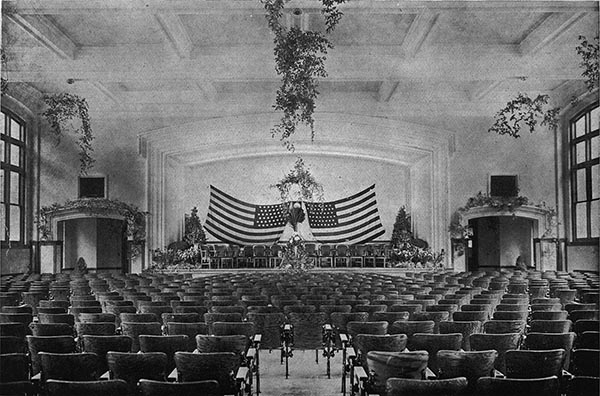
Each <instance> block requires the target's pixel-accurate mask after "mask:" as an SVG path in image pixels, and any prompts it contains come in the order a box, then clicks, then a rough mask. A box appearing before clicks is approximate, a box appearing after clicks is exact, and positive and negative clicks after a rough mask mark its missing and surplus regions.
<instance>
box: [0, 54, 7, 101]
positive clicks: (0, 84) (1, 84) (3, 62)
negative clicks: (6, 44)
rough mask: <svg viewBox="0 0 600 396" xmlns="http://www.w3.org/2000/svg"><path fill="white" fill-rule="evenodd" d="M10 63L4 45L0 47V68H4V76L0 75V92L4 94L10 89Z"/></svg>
mask: <svg viewBox="0 0 600 396" xmlns="http://www.w3.org/2000/svg"><path fill="white" fill-rule="evenodd" d="M7 63H8V56H7V55H6V51H5V50H4V48H3V47H0V69H1V70H2V76H1V77H0V93H2V95H4V93H6V90H7V89H8V77H7V75H6V70H7Z"/></svg>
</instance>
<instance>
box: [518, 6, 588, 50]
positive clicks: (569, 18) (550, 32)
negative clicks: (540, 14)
mask: <svg viewBox="0 0 600 396" xmlns="http://www.w3.org/2000/svg"><path fill="white" fill-rule="evenodd" d="M585 15H586V13H585V12H575V13H567V12H560V13H559V12H555V13H551V14H550V15H548V16H547V17H546V18H545V19H544V21H542V23H540V24H539V25H538V26H537V27H536V28H535V29H534V30H533V31H532V32H531V33H529V34H528V35H527V37H525V38H524V39H523V40H522V41H521V42H520V43H519V51H520V53H521V54H522V55H524V56H534V55H536V54H537V53H539V52H540V51H542V50H543V49H544V48H546V47H548V46H550V45H551V44H552V43H554V42H555V41H556V40H557V39H558V38H560V36H561V35H562V34H564V33H566V32H567V31H568V30H569V29H570V28H571V27H572V26H573V25H574V24H575V23H577V22H578V21H579V20H580V19H582V18H583V17H584V16H585Z"/></svg>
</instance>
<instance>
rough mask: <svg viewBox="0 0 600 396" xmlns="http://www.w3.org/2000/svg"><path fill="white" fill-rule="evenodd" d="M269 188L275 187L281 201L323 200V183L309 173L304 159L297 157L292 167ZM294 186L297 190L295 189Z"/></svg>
mask: <svg viewBox="0 0 600 396" xmlns="http://www.w3.org/2000/svg"><path fill="white" fill-rule="evenodd" d="M270 187H271V188H277V189H278V190H279V195H280V197H281V202H288V201H296V200H301V201H323V199H324V197H323V185H322V184H321V183H319V182H318V181H317V179H315V177H314V176H313V175H312V173H310V169H309V168H308V167H306V165H305V164H304V160H303V159H302V158H301V157H298V159H297V160H296V163H295V164H294V167H293V168H292V169H291V170H290V172H289V173H288V174H287V175H285V176H284V177H283V178H282V179H281V180H279V181H278V182H277V183H276V184H272V185H271V186H270ZM294 187H296V188H297V189H298V190H297V191H295V189H294Z"/></svg>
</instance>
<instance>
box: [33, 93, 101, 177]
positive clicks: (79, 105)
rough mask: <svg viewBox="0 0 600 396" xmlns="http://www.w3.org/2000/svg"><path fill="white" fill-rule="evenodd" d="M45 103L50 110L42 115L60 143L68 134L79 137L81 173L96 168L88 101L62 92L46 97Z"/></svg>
mask: <svg viewBox="0 0 600 396" xmlns="http://www.w3.org/2000/svg"><path fill="white" fill-rule="evenodd" d="M44 102H46V105H47V106H48V108H47V109H46V110H45V111H44V112H43V113H42V115H43V116H44V117H45V118H46V120H47V121H48V123H49V124H50V132H51V133H52V134H53V135H54V136H55V137H56V139H57V142H58V143H60V138H61V137H62V136H63V134H64V133H66V132H73V133H75V134H76V135H79V140H78V142H77V144H78V146H79V162H80V173H81V174H83V175H85V174H87V171H88V170H90V169H91V168H92V167H93V166H94V162H95V161H94V159H93V158H92V151H94V149H93V147H92V140H94V135H93V133H92V126H91V123H90V116H89V114H88V104H87V102H86V100H85V99H84V98H81V97H79V96H77V95H74V94H70V93H66V92H62V93H59V94H54V95H45V96H44ZM74 120H75V124H74V123H73V121H74ZM58 143H57V144H58Z"/></svg>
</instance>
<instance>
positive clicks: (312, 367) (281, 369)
mask: <svg viewBox="0 0 600 396" xmlns="http://www.w3.org/2000/svg"><path fill="white" fill-rule="evenodd" d="M341 354H342V353H341V351H338V352H336V356H335V357H334V358H333V359H331V379H328V378H327V371H326V370H327V363H326V359H325V358H324V357H323V356H322V351H320V354H319V364H317V363H316V362H315V351H314V350H313V351H299V350H295V351H294V356H293V357H292V358H290V360H289V372H290V376H289V378H288V379H285V364H283V365H281V364H280V360H279V358H280V352H279V350H273V351H272V352H271V353H269V351H268V350H267V351H265V350H261V352H260V371H261V396H340V395H341V394H342V392H341V389H342V388H341V386H342V385H341V381H342V379H341V378H342V358H341ZM254 390H255V389H253V391H254Z"/></svg>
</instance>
